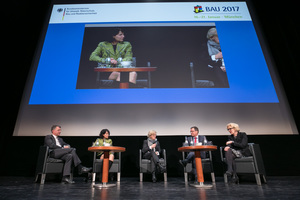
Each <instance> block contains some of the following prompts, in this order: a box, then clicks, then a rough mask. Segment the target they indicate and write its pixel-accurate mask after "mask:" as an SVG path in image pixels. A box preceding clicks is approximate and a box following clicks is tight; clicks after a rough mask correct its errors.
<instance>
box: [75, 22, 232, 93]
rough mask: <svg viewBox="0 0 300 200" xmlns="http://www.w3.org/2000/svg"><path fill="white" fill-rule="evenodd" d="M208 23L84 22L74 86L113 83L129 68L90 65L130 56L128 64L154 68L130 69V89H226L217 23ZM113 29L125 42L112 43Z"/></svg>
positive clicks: (109, 86)
mask: <svg viewBox="0 0 300 200" xmlns="http://www.w3.org/2000/svg"><path fill="white" fill-rule="evenodd" d="M212 24H213V23H203V24H201V26H199V24H198V25H197V26H177V27H175V26H156V27H153V26H143V27H119V28H115V27H101V26H100V27H99V26H97V25H90V26H87V27H85V32H84V38H83V45H82V51H81V58H80V65H79V72H78V79H77V86H76V88H77V89H93V88H108V89H110V88H118V84H114V81H113V80H116V79H117V81H120V79H121V78H123V77H122V76H126V75H127V76H128V73H127V74H126V73H121V74H120V72H97V71H95V68H105V67H119V68H120V67H121V68H123V67H124V66H122V64H123V62H121V61H124V60H125V61H131V62H130V64H131V66H129V67H137V68H138V67H156V68H157V69H156V70H155V71H153V72H147V71H145V72H137V73H136V72H130V73H129V77H126V78H127V80H129V81H130V82H133V81H132V79H134V78H135V76H136V81H134V82H135V83H136V84H131V87H133V88H149V87H151V88H192V87H197V88H227V87H229V84H228V79H227V74H226V69H225V64H224V59H223V56H222V51H221V47H220V42H219V39H218V35H217V31H216V27H215V26H212ZM118 30H121V31H122V33H123V34H124V42H123V41H122V42H120V43H119V44H118V45H114V46H115V47H113V45H112V43H111V42H113V41H114V39H113V34H116V33H117V32H118ZM127 44H129V45H130V53H127V52H126V51H127V50H128V48H125V47H126V45H127ZM114 48H115V49H114ZM113 57H115V58H113ZM107 58H109V59H111V60H118V59H119V60H120V62H119V63H117V64H112V63H109V64H108V63H107V60H108V59H107ZM125 63H126V62H125ZM125 67H127V66H126V65H125ZM116 73H119V75H120V76H121V77H119V76H118V75H117V74H116ZM134 73H136V74H134ZM150 73H151V74H150ZM128 78H129V79H128ZM125 81H126V80H125ZM149 82H151V85H150V84H149Z"/></svg>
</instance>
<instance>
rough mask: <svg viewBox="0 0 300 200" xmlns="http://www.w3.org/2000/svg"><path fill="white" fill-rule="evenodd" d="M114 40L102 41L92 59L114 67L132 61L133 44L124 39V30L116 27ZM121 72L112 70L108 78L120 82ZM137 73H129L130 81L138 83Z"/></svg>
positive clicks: (112, 33) (113, 32) (113, 31)
mask: <svg viewBox="0 0 300 200" xmlns="http://www.w3.org/2000/svg"><path fill="white" fill-rule="evenodd" d="M111 36H112V38H111V39H112V42H108V41H103V42H100V43H99V44H98V46H97V48H96V49H95V50H94V51H93V52H92V54H91V55H90V59H89V60H90V61H96V62H98V63H101V64H103V65H104V64H106V65H109V66H112V67H117V66H118V65H122V62H124V61H132V46H131V44H130V42H127V41H124V38H125V35H124V31H123V30H122V29H120V28H114V29H113V30H112V31H111ZM120 77H121V74H120V72H112V73H111V74H110V75H109V77H108V79H109V80H115V81H116V82H120ZM136 79H137V73H136V72H130V73H129V83H130V84H136Z"/></svg>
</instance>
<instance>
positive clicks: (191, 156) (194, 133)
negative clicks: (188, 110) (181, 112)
mask: <svg viewBox="0 0 300 200" xmlns="http://www.w3.org/2000/svg"><path fill="white" fill-rule="evenodd" d="M190 133H191V136H189V137H188V138H187V141H188V146H193V145H197V144H199V143H202V145H204V144H206V143H207V140H206V137H205V136H204V135H198V134H199V128H198V127H196V126H193V127H191V130H190ZM201 158H202V159H204V158H206V152H205V151H201ZM179 163H180V164H181V165H182V166H183V167H185V166H186V165H187V163H192V168H193V173H194V174H195V175H196V165H195V153H194V152H193V151H191V152H189V153H188V155H187V157H186V158H185V159H184V160H179ZM195 180H197V179H195Z"/></svg>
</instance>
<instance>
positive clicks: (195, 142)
mask: <svg viewBox="0 0 300 200" xmlns="http://www.w3.org/2000/svg"><path fill="white" fill-rule="evenodd" d="M194 140H195V141H194V145H196V144H197V137H195V139H194Z"/></svg>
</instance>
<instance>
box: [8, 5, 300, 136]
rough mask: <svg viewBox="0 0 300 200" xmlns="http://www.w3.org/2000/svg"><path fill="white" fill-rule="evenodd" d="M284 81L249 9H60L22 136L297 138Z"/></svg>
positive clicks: (29, 94)
mask: <svg viewBox="0 0 300 200" xmlns="http://www.w3.org/2000/svg"><path fill="white" fill-rule="evenodd" d="M116 30H117V32H118V33H121V35H122V34H123V36H122V37H123V40H120V41H118V44H117V45H115V47H113V45H112V44H113V43H114V41H116V38H115V36H116V34H115V33H113V32H116ZM113 54H116V55H117V57H116V58H115V60H116V61H117V64H112V62H111V61H112V60H113V58H112V55H113ZM275 71H276V70H275V66H274V63H273V62H272V58H271V56H270V55H269V54H268V49H267V47H266V45H265V42H264V39H263V37H262V34H261V32H260V30H259V27H258V26H257V22H256V21H255V16H254V14H253V12H252V10H251V7H249V4H248V3H247V2H244V1H232V2H199V3H196V2H173V3H170V2H160V3H158V2H147V3H86V1H85V3H73V4H61V3H60V2H59V1H53V2H52V4H51V9H50V13H49V18H48V19H47V24H45V30H44V32H43V34H42V35H41V39H40V43H39V45H38V47H37V53H36V56H35V57H34V60H33V64H32V68H31V73H30V76H29V77H28V81H27V85H26V89H25V91H24V96H23V99H22V102H21V106H20V110H19V114H18V118H17V123H16V127H15V131H14V134H13V135H14V136H43V135H45V134H48V133H49V132H50V127H51V125H53V124H59V125H61V126H62V130H63V135H64V136H95V135H97V134H99V131H100V130H101V129H103V128H108V129H109V130H110V131H111V133H112V135H114V136H140V135H143V136H144V135H146V134H147V132H148V131H149V130H150V129H154V130H156V131H157V132H158V134H159V135H166V136H167V135H170V136H173V135H186V134H189V128H190V127H191V126H195V125H196V126H198V127H199V128H200V132H201V134H204V135H227V134H228V132H227V131H226V124H227V123H229V122H236V123H238V124H239V125H240V127H241V129H242V130H243V131H245V132H247V134H249V135H260V134H261V135H278V134H280V135H284V134H286V135H292V134H298V131H297V129H296V126H295V123H294V119H293V117H292V115H291V112H290V108H289V106H288V103H287V100H286V97H285V94H284V91H283V89H282V86H281V83H280V80H279V78H278V77H277V75H276V72H275ZM114 78H116V79H117V80H115V79H114ZM118 78H119V79H120V81H118ZM120 82H121V83H122V84H120ZM120 87H121V88H120ZM124 87H125V88H124Z"/></svg>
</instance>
